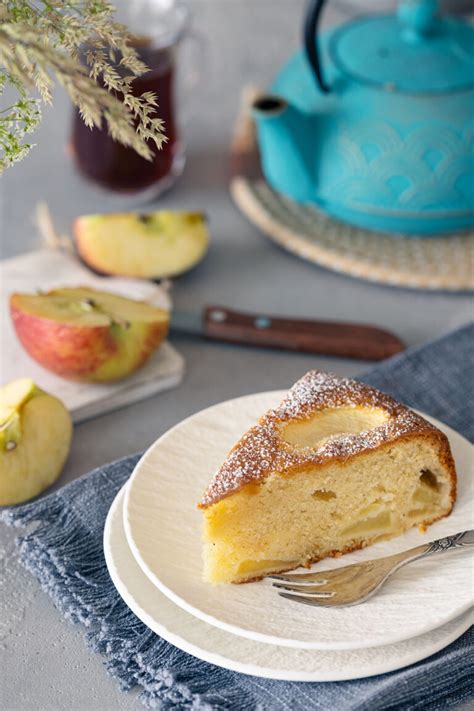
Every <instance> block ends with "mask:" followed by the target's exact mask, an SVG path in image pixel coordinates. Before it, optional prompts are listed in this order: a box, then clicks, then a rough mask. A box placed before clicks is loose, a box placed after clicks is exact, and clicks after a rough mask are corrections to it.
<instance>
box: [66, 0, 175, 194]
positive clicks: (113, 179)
mask: <svg viewBox="0 0 474 711" xmlns="http://www.w3.org/2000/svg"><path fill="white" fill-rule="evenodd" d="M135 5H136V8H137V11H136V13H135V17H134V15H133V9H134V6H135ZM145 5H146V7H145V11H147V12H148V15H147V12H145V11H144V2H143V0H140V3H134V2H133V0H128V9H129V11H130V15H131V17H130V18H126V22H127V24H128V25H129V27H130V29H131V31H132V33H134V34H135V37H138V38H139V39H138V40H137V41H136V42H135V43H134V44H135V49H136V51H137V53H138V55H139V57H140V59H142V60H143V61H144V62H145V64H146V65H147V66H148V67H149V69H150V71H148V72H147V73H146V74H144V75H142V76H139V77H136V78H135V79H134V80H133V82H132V91H133V94H134V95H135V96H139V95H141V94H143V93H144V92H146V91H153V92H154V93H155V94H156V95H157V99H158V104H159V105H158V107H157V113H156V116H157V117H159V118H160V119H162V120H163V121H164V133H165V135H166V139H167V141H166V143H163V145H162V147H161V148H160V149H158V148H157V147H156V146H155V145H154V143H153V142H150V143H149V145H150V148H151V150H152V152H153V160H152V161H148V160H146V159H145V158H142V157H141V156H139V155H138V153H136V152H135V151H134V150H133V149H132V148H126V147H125V146H123V145H122V144H121V143H118V142H117V141H114V140H113V139H112V138H111V136H110V135H109V134H108V131H107V127H106V126H105V125H103V126H102V128H100V129H98V128H92V129H90V128H88V127H87V126H86V125H85V124H84V122H83V120H82V119H81V117H80V115H79V112H78V111H77V110H75V113H74V118H73V127H72V137H71V148H72V152H73V155H74V158H75V161H76V164H77V166H78V168H79V170H80V172H81V173H82V174H83V175H84V176H85V177H87V178H89V179H91V180H93V181H94V182H96V183H98V184H99V185H101V186H103V187H105V188H108V189H110V190H114V191H117V192H122V193H129V194H132V195H138V196H142V195H143V197H145V198H148V197H150V198H152V197H156V196H157V195H158V194H159V193H161V192H162V191H163V190H165V189H166V188H168V187H169V186H170V185H171V184H172V183H173V182H174V181H175V179H176V178H177V176H178V175H180V173H181V172H182V169H183V167H184V146H183V143H182V141H181V138H180V135H179V128H178V122H177V116H176V95H175V83H176V81H175V80H176V55H177V52H178V50H179V43H180V41H181V39H182V37H183V35H184V29H185V25H186V24H187V17H188V15H187V12H186V10H185V5H184V4H183V3H182V2H176V3H171V2H169V0H167V2H166V3H165V2H163V1H162V0H154V1H152V0H147V2H146V3H145ZM170 7H172V9H173V10H174V14H173V15H172V16H171V15H170ZM164 9H165V10H166V15H165V13H164ZM137 17H138V18H139V19H140V25H141V26H140V27H139V28H138V29H139V32H136V33H135V29H136V27H137V23H136V19H137ZM134 20H135V22H134ZM160 29H161V31H162V36H161V37H158V38H157V37H156V36H155V37H151V36H150V37H149V36H148V33H149V32H150V31H152V32H153V34H154V35H157V34H159V30H160ZM147 30H148V32H147ZM155 30H157V32H155Z"/></svg>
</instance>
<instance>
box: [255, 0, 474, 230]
mask: <svg viewBox="0 0 474 711" xmlns="http://www.w3.org/2000/svg"><path fill="white" fill-rule="evenodd" d="M323 5H324V0H312V1H311V2H310V3H309V6H308V11H307V15H306V21H305V28H304V29H305V31H304V37H305V49H304V51H302V52H298V53H297V54H296V55H295V56H293V57H292V58H291V59H290V60H289V62H288V63H287V64H286V65H285V66H284V67H283V69H282V70H281V72H280V73H279V75H278V76H277V78H276V79H275V81H274V83H273V85H272V87H271V90H270V94H269V95H268V96H263V97H260V98H259V99H258V100H257V101H256V102H255V103H254V105H253V115H254V117H255V120H256V124H257V134H258V141H259V146H260V153H261V158H262V167H263V172H264V175H265V177H266V179H267V181H268V182H269V183H270V185H271V186H272V187H273V188H275V189H276V190H278V191H280V192H281V193H283V194H285V195H287V196H289V197H291V198H293V199H294V200H296V201H299V202H302V203H314V204H315V205H316V206H318V207H319V208H320V209H322V210H324V211H325V212H327V213H328V214H329V215H331V216H333V217H335V218H337V219H339V220H343V221H345V222H348V223H351V224H353V225H357V226H360V227H364V228H368V229H373V230H382V231H385V232H392V233H393V232H395V233H401V234H406V235H420V236H423V235H426V236H427V235H437V234H442V233H449V232H454V231H458V230H462V229H467V228H470V227H472V226H473V225H474V28H473V27H471V26H470V25H469V24H467V23H466V22H464V21H463V20H461V19H454V18H452V17H441V16H440V15H439V12H438V8H437V2H436V0H404V1H403V2H400V3H399V5H398V10H397V13H396V14H395V15H383V16H381V15H374V16H364V17H361V18H359V19H356V20H354V21H351V22H349V23H347V24H345V25H342V26H340V27H338V28H336V29H333V30H331V31H329V32H327V33H324V34H322V35H321V36H319V35H318V32H317V27H318V19H319V16H320V13H321V10H322V8H323Z"/></svg>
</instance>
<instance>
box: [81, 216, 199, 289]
mask: <svg viewBox="0 0 474 711" xmlns="http://www.w3.org/2000/svg"><path fill="white" fill-rule="evenodd" d="M74 238H75V243H76V248H77V251H78V253H79V255H80V257H81V258H82V259H83V261H84V262H85V263H86V264H87V265H88V266H89V267H90V268H91V269H94V270H95V271H97V272H100V273H103V274H110V275H114V276H127V277H139V278H144V279H160V278H162V277H171V276H176V275H178V274H182V273H183V272H186V271H188V270H189V269H191V268H192V267H194V266H195V265H196V264H197V263H198V262H200V261H201V259H202V258H203V257H204V255H205V253H206V251H207V248H208V245H209V231H208V229H207V224H206V218H205V216H204V215H203V214H202V213H197V212H169V211H159V212H150V213H147V214H136V213H126V212H124V213H115V214H110V215H84V216H83V217H78V218H77V219H76V220H75V222H74Z"/></svg>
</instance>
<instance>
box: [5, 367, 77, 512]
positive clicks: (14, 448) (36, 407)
mask: <svg viewBox="0 0 474 711" xmlns="http://www.w3.org/2000/svg"><path fill="white" fill-rule="evenodd" d="M71 437H72V423H71V417H70V415H69V413H68V411H67V410H66V408H65V407H64V405H63V404H62V402H61V401H60V400H58V399H57V398H55V397H53V396H52V395H49V394H48V393H46V392H44V391H43V390H40V388H38V387H37V386H36V385H35V384H34V382H33V381H32V380H30V379H29V378H21V379H20V380H15V381H14V382H12V383H9V384H8V385H5V386H4V387H1V388H0V506H12V505H14V504H20V503H22V502H23V501H28V499H31V498H33V497H34V496H37V495H38V494H40V493H41V492H42V491H44V489H46V488H47V487H48V486H50V485H51V484H52V483H53V482H54V481H56V479H57V478H58V476H59V475H60V474H61V471H62V468H63V466H64V462H65V461H66V458H67V455H68V454H69V449H70V445H71Z"/></svg>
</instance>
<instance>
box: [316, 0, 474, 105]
mask: <svg viewBox="0 0 474 711" xmlns="http://www.w3.org/2000/svg"><path fill="white" fill-rule="evenodd" d="M420 5H421V6H422V7H423V9H424V12H423V13H421V12H420ZM430 7H432V8H433V12H432V13H431V12H429V9H430ZM330 52H331V55H332V58H333V61H334V62H335V64H336V65H337V66H338V68H339V69H340V70H341V71H342V72H343V73H344V74H345V75H346V76H349V77H350V78H351V79H353V80H355V81H358V82H364V83H368V84H372V85H378V86H382V87H383V88H384V89H386V90H390V91H400V92H405V93H410V94H440V93H448V92H453V91H460V90H464V89H467V88H469V87H471V86H474V28H473V27H471V26H470V25H468V24H467V23H466V22H463V21H461V20H455V19H453V18H439V17H436V16H435V3H430V0H428V2H427V1H426V0H425V2H424V3H421V4H420V3H410V2H402V3H401V4H400V6H399V10H398V14H397V15H389V16H375V17H364V18H361V19H359V20H356V21H354V22H350V23H349V24H347V25H344V26H342V27H341V28H340V29H339V30H336V32H335V33H334V34H333V36H332V40H331V44H330Z"/></svg>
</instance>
